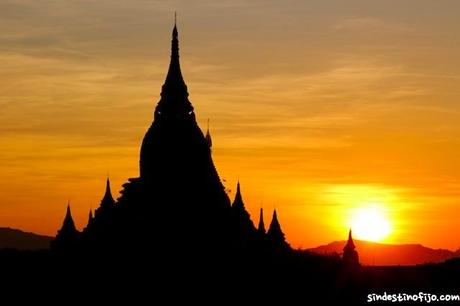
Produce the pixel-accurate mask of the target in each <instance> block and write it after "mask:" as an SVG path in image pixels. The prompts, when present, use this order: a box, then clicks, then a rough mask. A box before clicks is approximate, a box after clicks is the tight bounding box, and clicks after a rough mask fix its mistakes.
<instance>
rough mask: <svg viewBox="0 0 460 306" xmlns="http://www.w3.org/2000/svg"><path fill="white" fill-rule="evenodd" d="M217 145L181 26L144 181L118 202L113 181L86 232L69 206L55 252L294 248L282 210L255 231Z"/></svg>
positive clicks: (148, 141)
mask: <svg viewBox="0 0 460 306" xmlns="http://www.w3.org/2000/svg"><path fill="white" fill-rule="evenodd" d="M211 148H212V139H211V134H210V132H209V121H208V128H207V132H206V135H204V134H203V132H202V131H201V129H200V127H199V126H198V124H197V122H196V118H195V112H194V108H193V105H192V103H191V102H190V100H189V93H188V89H187V85H186V83H185V81H184V78H183V76H182V72H181V69H180V61H179V40H178V31H177V26H176V23H175V24H174V28H173V31H172V43H171V61H170V64H169V69H168V73H167V76H166V80H165V82H164V85H163V86H162V89H161V97H160V101H159V102H158V104H157V106H156V108H155V111H154V119H153V122H152V124H151V126H150V127H149V128H148V130H147V132H146V134H145V136H144V139H143V141H142V145H141V150H140V160H139V170H140V171H139V172H140V175H139V177H136V178H130V179H128V182H126V183H125V184H124V185H123V188H122V191H121V196H120V197H119V198H118V199H117V200H115V199H114V198H113V196H112V193H111V187H110V180H109V178H107V182H106V189H105V193H104V196H103V198H102V200H101V202H100V205H99V207H98V208H97V209H96V210H95V212H94V215H93V212H92V211H90V212H89V218H88V224H87V226H86V227H85V228H84V229H83V230H82V231H81V232H80V231H78V230H77V229H76V227H75V224H74V222H73V220H72V215H71V209H70V204H68V206H67V212H66V215H65V218H64V221H63V224H62V227H61V229H60V230H59V231H58V233H57V235H56V238H55V240H54V241H53V242H52V245H51V246H52V250H53V251H56V252H80V251H85V250H89V251H101V252H105V251H108V252H112V251H117V252H123V251H127V250H129V252H136V253H145V252H146V251H153V252H155V254H156V255H158V254H159V252H164V255H166V256H167V254H171V253H177V252H180V251H181V250H187V252H188V253H193V254H204V253H208V252H209V251H210V250H212V251H213V252H214V253H216V252H221V253H222V252H225V253H228V252H230V253H232V252H254V251H257V252H288V251H290V250H291V247H290V246H289V244H288V243H287V242H286V239H285V236H284V233H283V231H282V229H281V225H280V223H279V221H278V217H277V212H276V211H273V217H272V220H271V223H270V226H269V228H268V230H267V231H266V230H265V225H264V220H263V211H262V209H261V211H260V220H259V224H258V227H257V228H256V227H255V226H254V223H253V221H252V220H251V217H250V215H249V213H248V211H247V210H246V208H245V204H244V201H243V196H242V192H241V186H240V182H238V184H237V188H236V194H235V198H234V200H233V202H231V201H230V199H229V196H228V195H227V193H226V191H225V188H224V185H223V184H222V181H221V179H220V178H219V175H218V173H217V170H216V168H215V166H214V163H213V160H212V154H211Z"/></svg>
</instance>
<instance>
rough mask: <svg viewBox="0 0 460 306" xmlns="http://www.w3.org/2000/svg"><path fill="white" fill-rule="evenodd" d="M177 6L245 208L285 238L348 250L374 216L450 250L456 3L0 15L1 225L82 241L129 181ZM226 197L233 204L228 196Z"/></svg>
mask: <svg viewBox="0 0 460 306" xmlns="http://www.w3.org/2000/svg"><path fill="white" fill-rule="evenodd" d="M174 10H177V11H178V15H179V22H178V26H179V39H180V48H181V49H180V51H181V65H182V71H183V74H184V78H185V81H186V83H187V85H188V88H189V92H190V100H191V101H192V103H193V105H194V107H195V112H196V115H197V119H198V121H199V124H200V126H201V127H202V128H205V127H206V120H207V118H210V120H211V134H212V137H213V145H214V147H213V157H214V162H215V163H216V166H217V168H218V171H219V174H220V176H221V178H223V179H225V185H226V186H227V187H228V188H229V189H232V190H233V189H234V186H235V185H236V180H237V178H240V181H241V184H242V191H243V196H244V199H245V203H246V206H247V208H248V210H249V212H250V213H251V216H252V217H253V220H254V221H255V222H257V221H258V220H257V218H258V209H259V208H260V207H261V206H262V207H264V208H265V210H266V216H265V217H266V219H265V223H266V225H268V223H269V219H270V211H271V210H272V209H273V208H274V207H276V208H277V210H278V216H279V218H280V221H281V224H282V227H283V229H284V231H285V233H286V236H287V239H288V241H289V242H290V243H291V244H292V245H293V246H295V247H312V246H316V245H319V244H324V243H328V242H330V241H332V240H339V239H345V238H346V235H347V231H348V227H349V226H350V224H349V221H350V220H349V214H350V212H351V211H353V209H356V208H359V207H362V206H366V205H370V204H373V205H374V204H378V205H380V206H382V207H383V208H384V209H385V211H386V212H387V214H388V217H389V219H390V221H391V223H392V228H393V231H392V232H391V234H390V236H389V237H388V238H387V239H386V240H385V241H388V242H394V243H409V242H416V243H422V244H424V245H428V246H432V247H444V248H451V249H457V248H459V247H460V238H457V237H454V235H449V234H450V233H454V232H457V231H458V230H460V161H459V158H458V156H460V138H459V136H460V125H459V123H458V122H460V87H459V86H458V84H459V81H460V58H459V57H458V54H460V33H459V32H460V20H459V19H458V13H459V12H460V2H458V1H449V0H440V1H428V0H406V1H396V0H389V1H364V0H360V1H358V0H350V1H346V3H345V2H344V1H339V0H326V1H324V0H322V1H320V0H314V1H300V0H289V1H272V0H269V1H210V0H209V1H144V0H135V1H128V0H115V1H113V0H111V1H108V0H101V1H97V2H94V1H89V0H72V1H54V0H43V1H40V3H38V2H37V1H32V0H8V1H2V2H1V3H0V27H1V28H2V29H4V31H1V32H0V65H1V67H2V69H1V70H0V148H1V150H0V173H1V174H2V175H1V176H0V194H1V198H0V226H10V227H14V228H20V229H24V230H27V231H34V232H37V233H43V234H49V235H54V234H55V232H56V230H57V229H58V227H59V226H60V224H61V222H62V218H63V215H64V213H65V205H66V202H67V200H68V199H70V201H71V203H72V210H73V213H74V216H75V220H76V223H77V225H78V227H79V228H82V227H83V226H84V225H85V223H86V220H87V214H88V210H89V209H90V207H92V208H95V207H97V205H98V203H99V201H100V199H101V197H102V195H103V191H104V190H103V188H104V184H105V177H106V175H107V174H109V175H110V177H111V181H112V190H113V191H115V193H116V191H118V190H120V189H121V185H122V184H123V183H124V182H125V181H126V180H127V178H129V177H135V176H137V174H138V155H139V146H140V142H141V140H142V137H143V135H144V133H145V131H146V129H147V128H148V126H149V125H150V123H151V121H152V113H153V109H154V107H155V105H156V103H157V101H158V99H159V92H160V89H161V85H162V84H163V81H164V77H165V75H166V71H167V67H168V63H169V48H170V34H171V26H172V19H173V18H172V16H173V12H174ZM230 196H231V197H233V193H231V194H230Z"/></svg>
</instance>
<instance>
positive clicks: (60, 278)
mask: <svg viewBox="0 0 460 306" xmlns="http://www.w3.org/2000/svg"><path fill="white" fill-rule="evenodd" d="M216 258H219V259H216ZM0 271H1V282H2V286H1V289H2V291H1V293H2V300H3V301H6V300H9V299H13V300H14V301H16V302H20V301H22V300H28V301H34V302H35V303H34V304H37V305H38V304H41V302H50V301H51V300H53V299H54V300H55V302H56V301H57V302H61V304H63V305H67V304H69V303H70V304H73V303H78V304H83V305H86V304H88V305H92V304H94V303H95V302H97V301H100V302H103V304H104V305H106V304H108V303H111V302H117V304H118V303H120V302H122V301H129V303H128V305H171V304H172V305H176V304H179V305H183V304H187V305H188V304H194V305H201V304H209V303H212V304H214V305H222V304H224V305H227V304H234V305H235V304H236V305H246V304H253V305H261V304H264V305H267V304H269V305H271V304H273V303H276V304H279V305H360V304H367V305H373V304H379V303H376V302H372V303H368V295H369V294H372V293H375V294H382V293H384V292H387V294H398V293H401V294H403V293H406V294H419V292H424V293H430V294H460V261H459V260H451V261H448V262H446V263H443V264H436V265H423V266H413V267H403V266H401V267H360V268H357V269H352V268H346V267H343V266H342V264H341V262H340V259H339V258H334V257H322V256H318V255H312V254H309V253H305V252H292V253H289V254H283V255H272V256H270V257H267V256H265V257H263V256H257V255H245V256H241V254H240V255H238V256H236V255H231V254H230V255H229V254H227V255H225V256H222V254H207V255H206V256H202V255H200V256H193V255H191V254H187V253H185V252H184V253H183V254H173V255H172V254H168V255H167V256H166V255H165V256H158V255H152V254H151V253H150V254H137V255H133V254H130V253H121V252H120V253H112V254H84V255H82V254H79V255H62V254H61V255H59V254H55V253H52V252H49V251H15V250H3V251H0ZM62 298H64V300H62ZM197 303H198V304H197ZM387 303H389V304H393V305H397V304H402V305H409V304H411V303H408V302H404V303H394V302H387ZM412 304H418V305H423V304H434V305H443V304H449V305H455V304H460V301H456V302H450V303H440V302H431V303H427V302H426V301H425V303H421V302H416V303H412ZM5 305H6V304H5Z"/></svg>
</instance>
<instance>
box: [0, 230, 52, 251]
mask: <svg viewBox="0 0 460 306" xmlns="http://www.w3.org/2000/svg"><path fill="white" fill-rule="evenodd" d="M51 240H53V237H48V236H42V235H37V234H34V233H26V232H23V231H21V230H17V229H12V228H8V227H0V249H18V250H42V249H48V248H49V245H50V242H51Z"/></svg>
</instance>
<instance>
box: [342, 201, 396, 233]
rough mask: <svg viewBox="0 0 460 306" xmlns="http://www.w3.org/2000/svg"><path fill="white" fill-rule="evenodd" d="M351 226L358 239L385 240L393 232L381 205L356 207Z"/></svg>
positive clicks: (352, 213) (352, 214)
mask: <svg viewBox="0 0 460 306" xmlns="http://www.w3.org/2000/svg"><path fill="white" fill-rule="evenodd" d="M349 223H350V227H351V229H352V231H353V236H354V237H355V238H356V239H360V240H368V241H374V242H382V241H384V240H385V239H386V238H387V237H388V236H389V234H390V233H391V223H390V221H389V219H388V217H387V214H386V212H385V209H384V208H382V206H381V205H368V206H362V207H359V208H356V209H354V210H353V211H352V212H351V216H350V222H349Z"/></svg>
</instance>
